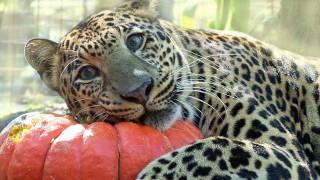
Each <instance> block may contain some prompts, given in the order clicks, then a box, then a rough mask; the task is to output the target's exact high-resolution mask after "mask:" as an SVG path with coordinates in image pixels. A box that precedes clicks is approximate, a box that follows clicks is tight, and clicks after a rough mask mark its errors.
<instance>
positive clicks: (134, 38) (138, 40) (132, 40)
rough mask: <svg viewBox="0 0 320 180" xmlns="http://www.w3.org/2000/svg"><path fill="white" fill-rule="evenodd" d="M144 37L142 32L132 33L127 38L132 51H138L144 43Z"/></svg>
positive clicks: (127, 44) (127, 43)
mask: <svg viewBox="0 0 320 180" xmlns="http://www.w3.org/2000/svg"><path fill="white" fill-rule="evenodd" d="M143 42H144V37H143V34H142V33H137V34H132V35H130V36H129V37H128V38H127V40H126V46H127V47H128V49H129V50H130V51H133V52H135V51H137V50H138V49H140V48H141V47H142V45H143Z"/></svg>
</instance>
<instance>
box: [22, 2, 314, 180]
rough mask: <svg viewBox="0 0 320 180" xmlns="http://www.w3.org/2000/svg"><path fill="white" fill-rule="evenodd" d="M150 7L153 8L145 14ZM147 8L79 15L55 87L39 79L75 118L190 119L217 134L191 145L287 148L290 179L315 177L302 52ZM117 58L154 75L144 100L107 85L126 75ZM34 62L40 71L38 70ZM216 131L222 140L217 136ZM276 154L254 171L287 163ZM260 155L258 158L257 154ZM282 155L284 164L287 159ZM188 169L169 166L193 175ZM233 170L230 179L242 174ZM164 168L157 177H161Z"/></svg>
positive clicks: (163, 124)
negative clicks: (130, 39) (137, 44)
mask: <svg viewBox="0 0 320 180" xmlns="http://www.w3.org/2000/svg"><path fill="white" fill-rule="evenodd" d="M152 2H154V1H152ZM143 3H146V4H143ZM135 8H137V11H135ZM148 8H151V9H149V10H147V11H142V9H144V10H145V9H148ZM148 12H149V13H148ZM150 12H151V13H150ZM152 12H154V6H150V4H148V3H147V1H129V2H127V3H125V4H124V5H123V6H121V7H120V8H118V9H116V10H114V11H103V12H100V13H98V14H94V15H92V16H90V17H88V18H87V19H85V20H83V21H82V22H81V23H79V24H78V25H77V26H76V27H74V28H73V29H72V30H71V31H70V32H69V33H68V34H67V35H65V36H63V38H62V39H61V41H60V43H59V48H58V51H57V54H58V55H57V56H58V60H57V61H56V62H57V63H51V65H50V66H51V67H52V68H51V69H50V72H51V74H52V76H50V77H51V79H52V78H53V79H54V77H55V76H58V77H59V78H58V83H55V84H56V85H54V84H53V85H52V84H50V82H54V81H48V80H47V81H46V80H44V81H45V83H47V84H49V85H51V87H54V88H56V89H57V91H58V92H59V93H60V95H61V96H62V97H63V98H64V99H65V101H66V103H67V104H68V107H69V108H70V109H71V111H72V112H73V113H74V114H75V115H76V116H77V117H78V119H79V120H80V121H87V122H93V121H104V120H106V121H109V122H117V121H136V122H139V123H144V124H147V125H151V126H154V127H156V128H158V129H162V130H163V129H166V128H168V127H170V125H171V124H172V123H173V122H174V121H175V120H176V119H189V120H192V121H193V122H194V123H195V124H196V125H197V126H199V128H201V130H202V132H203V134H204V135H205V136H214V138H213V140H210V139H207V140H204V141H203V142H199V143H197V144H195V145H194V146H195V148H196V149H197V147H198V146H197V145H198V144H201V143H203V144H205V145H202V146H201V148H204V147H210V148H212V149H213V150H214V149H218V150H221V152H223V153H225V154H224V157H229V156H231V155H232V154H230V153H229V151H228V148H222V149H221V147H222V146H215V145H214V146H210V143H212V142H215V141H223V142H228V144H229V145H230V146H228V147H229V148H230V149H231V148H232V147H238V146H240V145H241V146H242V145H243V146H245V148H244V149H246V151H248V152H249V153H251V154H255V156H256V154H257V153H256V152H254V150H252V147H256V146H257V144H258V145H259V146H261V147H263V148H264V149H266V151H268V152H269V151H270V152H274V153H275V154H276V153H280V154H281V153H283V152H284V154H285V156H286V158H287V159H288V160H287V161H289V162H290V163H291V164H293V165H291V167H288V169H289V171H290V174H289V175H290V177H292V178H293V179H295V177H298V176H299V172H300V171H298V170H297V168H300V169H301V167H303V168H304V169H305V171H304V173H305V175H306V176H307V175H308V174H309V175H310V176H312V178H314V179H316V178H317V177H318V175H319V174H318V173H320V167H319V162H318V161H319V160H320V156H319V153H320V120H319V119H320V117H319V111H320V98H319V97H320V91H319V72H318V71H317V69H316V68H315V67H314V66H311V65H305V64H304V63H303V62H304V61H305V60H306V58H304V57H302V56H299V55H295V54H292V53H289V52H285V51H283V50H279V49H277V48H275V47H273V46H271V45H268V44H265V43H263V42H261V41H258V40H256V39H254V38H252V37H249V36H247V35H244V34H241V33H235V32H220V31H214V30H190V29H185V28H182V27H178V26H175V25H173V24H171V23H169V22H166V21H163V20H160V19H157V18H156V17H155V16H154V14H152ZM136 32H139V33H143V34H144V36H145V38H146V42H145V44H144V47H143V48H142V49H140V50H138V51H137V52H130V51H129V50H128V49H127V48H126V46H125V39H126V37H127V36H128V35H130V34H132V33H136ZM27 47H28V46H27ZM27 53H28V51H27ZM124 57H130V58H129V59H128V58H127V59H126V58H124ZM122 61H126V62H127V63H128V64H130V63H131V64H130V65H128V66H123V68H125V70H129V69H130V68H134V67H133V66H135V65H136V64H141V67H142V69H143V68H145V71H146V73H147V74H148V75H150V76H151V77H152V78H153V81H154V84H153V86H152V89H151V91H150V95H149V98H148V101H147V103H146V104H145V105H142V104H139V103H135V102H132V101H130V100H128V99H125V98H123V97H121V96H120V95H119V92H118V91H117V90H116V89H114V88H113V87H112V83H111V82H116V79H113V77H115V76H117V77H123V76H122V74H121V69H119V71H112V69H110V67H111V66H112V67H113V68H119V67H117V66H116V65H115V64H117V62H122ZM86 65H91V66H94V67H96V68H98V69H99V70H100V72H101V74H100V76H98V77H96V78H94V79H93V80H91V81H88V82H83V81H81V80H79V79H78V78H77V77H78V74H79V70H80V69H81V68H82V67H83V66H86ZM33 66H34V67H35V66H37V64H36V65H33ZM57 67H58V68H57ZM139 67H140V65H139ZM35 68H36V69H37V70H38V69H40V70H38V71H40V74H41V73H42V72H41V71H42V69H41V68H37V67H35ZM54 68H55V69H54ZM121 68H122V66H121ZM127 68H128V69H127ZM110 72H112V73H113V74H112V73H110ZM50 77H49V80H50ZM117 83H120V84H121V82H117ZM123 83H125V82H123ZM122 85H125V84H122ZM128 88H130V87H128ZM219 136H222V137H226V138H227V140H224V138H222V139H221V138H220V139H219V138H216V137H219ZM233 140H235V142H234V141H233ZM199 147H200V145H199ZM210 148H209V149H210ZM219 148H220V149H219ZM226 149H227V150H226ZM253 149H254V148H253ZM197 150H199V149H197ZM201 150H204V149H201ZM213 150H212V151H213ZM179 152H181V153H180V154H179V157H181V159H183V157H184V156H186V155H187V154H189V153H190V151H188V150H186V149H181V150H180V151H179ZM272 155H273V156H272V157H271V158H270V159H272V161H271V160H263V161H262V168H261V169H255V171H259V172H260V171H261V173H260V174H259V175H261V176H263V175H266V173H265V171H263V170H264V169H263V168H265V169H268V168H267V167H272V166H273V164H274V163H280V164H283V162H282V160H281V159H279V158H277V156H276V155H274V154H272ZM255 156H250V157H252V158H253V157H255ZM257 156H259V157H260V155H259V153H258V155H257ZM172 157H174V156H173V155H168V156H166V158H167V159H168V158H172ZM197 157H199V162H203V161H204V159H205V158H204V157H202V155H201V154H197ZM200 157H201V158H200ZM230 159H232V158H231V157H230ZM262 159H263V158H262ZM172 161H174V158H173V159H172ZM177 161H178V160H177ZM278 161H279V162H278ZM287 161H286V162H284V163H285V164H288V163H287ZM203 163H208V161H205V162H203ZM253 163H254V161H253V160H252V161H250V163H249V164H248V167H247V166H245V167H243V168H248V170H250V168H251V169H254V164H253ZM159 164H161V162H154V164H152V165H150V167H149V168H147V169H146V170H145V173H142V174H141V176H142V177H145V178H148V177H149V178H150V177H152V175H155V174H157V173H155V174H153V173H151V172H153V171H152V168H153V167H158V166H160V165H159ZM180 165H181V166H180ZM182 166H183V164H179V166H178V167H180V168H182ZM230 169H232V168H231V167H230ZM180 170H181V169H180ZM237 170H239V168H238V169H237ZM184 171H185V169H184V170H181V172H180V171H177V170H176V171H175V172H174V173H176V175H177V174H178V175H179V176H180V175H183V174H184V173H186V174H188V175H190V176H188V177H191V174H190V173H189V172H184ZM230 171H231V170H230ZM235 171H236V170H235ZM262 171H263V172H262ZM211 172H212V173H213V174H214V172H213V171H211ZM215 172H216V171H215ZM228 172H229V171H228ZM228 174H229V175H230V173H228ZM234 174H236V173H234ZM234 174H233V175H232V173H231V175H230V177H238V176H235V175H234ZM270 174H272V172H270ZM160 175H163V174H161V173H158V174H157V176H160ZM178 175H177V177H179V176H178ZM300 175H301V174H300ZM193 178H194V177H193Z"/></svg>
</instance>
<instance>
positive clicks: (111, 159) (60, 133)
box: [0, 114, 202, 180]
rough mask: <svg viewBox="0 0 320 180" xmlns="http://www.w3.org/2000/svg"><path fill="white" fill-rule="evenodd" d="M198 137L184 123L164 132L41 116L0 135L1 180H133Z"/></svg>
mask: <svg viewBox="0 0 320 180" xmlns="http://www.w3.org/2000/svg"><path fill="white" fill-rule="evenodd" d="M200 138H202V135H201V133H200V131H199V130H198V129H197V128H196V127H195V126H193V125H192V123H191V122H188V121H177V122H176V123H175V124H174V125H173V126H172V127H171V128H170V129H168V130H167V131H165V132H160V131H157V130H156V129H154V128H151V127H148V126H143V125H138V124H135V123H131V122H123V123H118V124H116V125H115V126H113V125H110V124H108V123H104V122H95V123H92V124H89V125H88V124H78V123H77V122H75V120H74V119H73V117H72V116H61V115H55V114H47V115H45V114H42V115H37V116H35V117H33V118H29V119H27V120H24V121H20V122H14V123H12V125H10V127H8V128H6V129H4V131H3V132H1V134H0V180H6V179H30V180H31V179H32V180H36V179H64V180H67V179H95V180H96V179H134V178H135V177H136V176H137V174H138V173H139V172H140V171H141V170H142V169H143V167H144V166H146V165H147V163H148V162H150V161H152V160H154V159H155V158H157V157H159V156H160V155H162V154H164V153H167V152H169V151H172V150H173V149H176V148H179V147H181V146H184V145H186V144H190V143H192V142H194V141H195V140H197V139H200Z"/></svg>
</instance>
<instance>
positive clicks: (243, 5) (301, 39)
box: [0, 0, 320, 118]
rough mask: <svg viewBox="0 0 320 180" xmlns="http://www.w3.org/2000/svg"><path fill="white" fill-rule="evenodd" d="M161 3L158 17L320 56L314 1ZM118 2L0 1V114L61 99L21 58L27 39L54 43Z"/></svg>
mask: <svg viewBox="0 0 320 180" xmlns="http://www.w3.org/2000/svg"><path fill="white" fill-rule="evenodd" d="M122 1H123V0H122ZM160 1H161V7H160V8H161V17H162V18H163V19H166V20H169V21H172V22H174V23H176V24H179V25H181V26H184V27H188V28H212V29H219V30H223V29H226V30H235V31H241V32H245V33H248V34H250V35H252V36H254V37H256V38H258V39H261V40H263V41H267V42H269V43H272V44H274V45H276V46H279V47H280V48H283V49H287V50H291V51H294V52H297V53H300V54H303V55H306V56H318V57H320V33H319V31H320V11H319V9H320V1H319V0H305V1H302V0H160ZM120 2H121V0H55V1H53V0H0V37H1V38H0V54H1V56H0V98H1V101H0V109H1V111H0V118H1V117H2V116H4V115H7V114H10V113H13V112H17V111H24V110H27V109H37V108H42V107H47V106H48V105H50V104H56V103H60V102H62V100H61V99H60V98H59V97H57V96H56V94H55V93H54V92H52V91H50V90H48V89H47V88H46V87H45V86H44V85H43V84H42V83H41V81H40V80H39V77H38V76H37V74H36V73H35V72H34V71H33V70H32V69H31V68H30V67H29V66H28V65H27V63H26V61H25V60H24V56H23V48H24V45H25V43H26V42H27V40H28V39H30V38H33V37H41V38H48V39H51V40H54V41H58V40H59V37H61V36H62V35H64V34H65V33H66V32H67V31H68V30H69V29H70V28H72V27H73V26H74V25H76V24H77V23H78V22H79V21H80V20H82V19H83V18H84V17H86V16H88V15H90V14H92V13H95V12H97V11H100V10H103V9H108V8H109V9H110V8H112V7H114V6H116V5H117V4H118V3H120ZM319 63H320V62H319Z"/></svg>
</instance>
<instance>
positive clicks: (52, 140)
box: [40, 126, 68, 179]
mask: <svg viewBox="0 0 320 180" xmlns="http://www.w3.org/2000/svg"><path fill="white" fill-rule="evenodd" d="M67 127H68V126H65V127H62V130H61V131H60V132H59V133H58V135H57V136H55V137H54V138H52V139H51V142H50V144H49V146H48V148H47V151H46V153H45V156H44V160H43V163H42V167H41V171H40V172H41V176H40V177H42V178H41V179H43V172H44V165H45V164H46V160H47V157H48V153H49V150H50V149H51V146H52V144H53V142H54V140H55V139H56V138H57V137H59V136H60V135H61V134H62V132H63V131H64V130H65V129H66V128H67Z"/></svg>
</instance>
